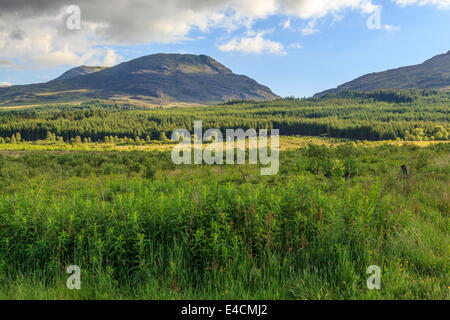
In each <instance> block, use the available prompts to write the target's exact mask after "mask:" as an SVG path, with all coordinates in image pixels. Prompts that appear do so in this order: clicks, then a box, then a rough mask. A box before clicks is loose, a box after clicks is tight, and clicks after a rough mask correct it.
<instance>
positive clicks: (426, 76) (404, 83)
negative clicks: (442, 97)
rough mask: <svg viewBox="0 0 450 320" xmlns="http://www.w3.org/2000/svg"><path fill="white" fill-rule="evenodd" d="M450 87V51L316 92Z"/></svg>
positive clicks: (319, 95) (318, 95)
mask: <svg viewBox="0 0 450 320" xmlns="http://www.w3.org/2000/svg"><path fill="white" fill-rule="evenodd" d="M449 87H450V51H449V52H447V53H446V54H440V55H437V56H435V57H433V58H431V59H429V60H427V61H425V62H424V63H421V64H418V65H413V66H407V67H402V68H398V69H392V70H388V71H384V72H377V73H370V74H367V75H364V76H362V77H359V78H357V79H355V80H353V81H350V82H347V83H344V84H343V85H340V86H339V87H337V88H335V89H330V90H326V91H323V92H320V93H318V94H316V95H315V96H316V97H321V96H324V95H326V94H336V93H340V92H343V91H376V90H381V89H446V88H449Z"/></svg>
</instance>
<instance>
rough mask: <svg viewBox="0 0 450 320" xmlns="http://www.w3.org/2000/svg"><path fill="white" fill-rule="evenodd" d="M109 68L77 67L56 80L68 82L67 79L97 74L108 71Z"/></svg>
mask: <svg viewBox="0 0 450 320" xmlns="http://www.w3.org/2000/svg"><path fill="white" fill-rule="evenodd" d="M107 68H108V67H99V66H85V65H82V66H79V67H75V68H72V69H70V70H67V71H66V72H64V73H63V74H62V75H60V76H59V77H58V78H56V79H55V80H67V79H71V78H74V77H78V76H83V75H86V74H91V73H95V72H98V71H102V70H104V69H107Z"/></svg>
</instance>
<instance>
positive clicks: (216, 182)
mask: <svg viewBox="0 0 450 320" xmlns="http://www.w3.org/2000/svg"><path fill="white" fill-rule="evenodd" d="M449 103H450V94H449V93H447V92H437V91H430V90H427V91H414V90H410V91H402V92H397V91H387V92H386V91H384V92H375V93H366V94H358V93H352V92H347V93H343V94H341V95H340V96H327V97H324V98H320V99H318V98H310V99H293V98H292V99H291V98H288V99H280V100H276V101H270V102H264V103H262V102H251V101H246V102H244V101H235V102H228V103H225V104H222V105H216V106H189V107H187V106H169V107H158V106H145V105H141V104H139V105H137V104H130V103H128V102H120V103H119V102H117V101H116V102H112V101H109V102H108V101H100V100H95V101H89V102H80V103H78V104H72V105H51V106H29V107H26V106H20V108H1V109H0V186H1V188H0V299H449V298H450V295H449V287H448V286H449V284H450V249H449V248H450V237H449V222H450V220H449V213H450V194H449V190H450V188H449V186H450V183H449V182H450V177H449V175H450V145H449V143H448V142H449V132H450V125H449V123H450V121H449V112H448V111H449V108H448V105H449ZM194 120H202V121H203V125H204V128H205V129H206V128H219V129H221V130H225V129H226V128H243V129H248V128H255V129H261V128H267V129H272V128H277V129H279V130H280V133H281V135H282V137H281V139H280V140H281V153H280V171H279V173H278V174H277V175H274V176H261V175H260V168H259V166H258V165H215V166H209V165H180V166H176V165H175V164H173V162H172V160H171V155H170V152H171V150H172V148H173V146H174V143H173V142H171V141H170V140H169V138H170V136H171V133H172V131H173V130H175V129H179V128H185V129H188V130H189V131H192V126H193V121H194ZM70 265H77V266H79V267H80V268H81V289H80V290H69V289H68V288H67V286H66V280H67V278H68V277H69V275H68V274H67V273H66V268H67V267H68V266H70ZM372 265H376V266H379V267H380V269H381V289H380V290H369V289H368V288H367V285H366V280H367V278H368V277H369V276H370V275H368V274H367V268H368V267H369V266H372Z"/></svg>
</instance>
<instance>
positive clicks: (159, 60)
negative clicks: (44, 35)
mask: <svg viewBox="0 0 450 320" xmlns="http://www.w3.org/2000/svg"><path fill="white" fill-rule="evenodd" d="M98 69H101V70H98ZM124 97H125V98H126V97H130V98H133V99H140V100H145V101H148V102H151V103H156V104H162V105H163V104H168V103H173V102H187V103H198V104H212V103H220V102H226V101H230V100H270V99H276V98H278V96H277V95H276V94H274V93H273V92H272V91H271V90H270V89H269V88H268V87H266V86H263V85H261V84H259V83H258V82H256V81H255V80H253V79H251V78H249V77H247V76H244V75H237V74H235V73H233V72H232V71H231V70H230V69H228V68H227V67H225V66H224V65H222V64H221V63H219V62H218V61H216V60H214V59H213V58H211V57H208V56H205V55H190V54H153V55H148V56H144V57H141V58H137V59H134V60H131V61H128V62H124V63H121V64H119V65H117V66H114V67H111V68H104V67H86V66H81V67H77V68H74V69H71V70H69V71H67V72H66V73H64V74H63V75H62V76H60V77H59V78H57V79H55V80H52V81H49V82H47V83H40V84H33V85H26V86H13V87H9V88H1V89H0V105H1V104H3V105H5V104H15V103H16V104H17V103H21V104H24V103H42V102H53V101H58V102H59V101H80V100H83V99H93V98H100V99H109V98H124Z"/></svg>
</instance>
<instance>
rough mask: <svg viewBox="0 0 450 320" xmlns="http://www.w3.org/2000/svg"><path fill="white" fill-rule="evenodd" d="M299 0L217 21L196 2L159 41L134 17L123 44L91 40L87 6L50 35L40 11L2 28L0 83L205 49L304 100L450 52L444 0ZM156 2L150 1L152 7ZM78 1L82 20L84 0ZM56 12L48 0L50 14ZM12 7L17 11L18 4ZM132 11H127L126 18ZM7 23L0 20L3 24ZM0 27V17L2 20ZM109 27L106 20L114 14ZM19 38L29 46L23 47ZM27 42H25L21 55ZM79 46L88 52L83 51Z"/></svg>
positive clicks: (449, 9) (107, 38)
mask: <svg viewBox="0 0 450 320" xmlns="http://www.w3.org/2000/svg"><path fill="white" fill-rule="evenodd" d="M258 1H260V2H261V1H265V0H258ZM266 1H270V2H275V1H276V0H266ZM307 1H309V0H305V1H303V2H302V1H299V2H300V3H301V4H300V5H301V7H299V8H297V9H296V10H297V11H294V10H293V9H292V10H291V9H290V7H289V8H288V9H283V10H281V9H271V8H268V9H267V10H266V11H265V12H263V13H261V14H260V13H255V12H256V11H255V10H256V9H258V8H261V6H259V7H258V8H253V7H251V6H250V7H245V8H243V9H242V8H241V7H239V8H237V7H233V8H232V9H231V10H230V11H227V12H228V13H227V17H226V19H228V20H225V19H224V18H223V17H220V19H221V20H220V23H217V22H215V21H214V22H211V21H210V19H211V18H210V17H211V16H212V15H213V14H220V13H221V12H224V9H223V8H222V7H217V8H216V7H213V8H211V7H210V6H208V7H207V8H205V7H200V9H198V10H199V11H202V10H205V11H204V12H203V13H204V15H202V16H200V15H199V16H195V17H193V19H194V18H195V19H196V20H195V22H192V21H193V20H192V21H191V20H189V19H190V18H186V21H185V22H183V23H181V22H180V26H179V28H178V29H176V30H169V31H168V33H167V34H163V35H162V36H161V37H162V38H158V36H159V35H160V34H161V31H159V29H158V30H155V28H160V29H161V30H163V31H162V32H165V30H168V29H167V28H165V29H163V28H161V25H162V23H161V22H160V23H159V24H158V25H157V26H156V27H155V26H153V25H148V24H146V23H143V24H142V25H138V23H136V25H138V26H136V27H135V29H133V28H130V29H129V32H130V33H129V34H133V35H135V34H136V35H137V36H136V39H133V40H132V41H127V40H128V39H127V35H125V36H121V37H119V36H116V35H117V31H114V33H113V32H112V31H111V34H108V32H104V34H103V35H102V36H98V35H99V30H100V29H98V25H99V24H100V23H101V22H103V21H100V20H99V21H95V18H92V17H90V16H89V15H88V13H89V12H88V13H87V14H86V17H87V18H88V19H89V20H88V23H89V24H86V25H87V27H86V28H85V29H84V30H83V31H82V32H80V33H79V34H78V35H77V36H71V35H69V36H66V35H64V36H61V34H62V33H61V32H60V31H58V32H55V33H51V32H53V31H52V30H51V29H49V28H51V27H52V24H50V23H49V22H48V20H45V19H48V18H47V17H46V16H44V15H43V16H33V17H30V16H25V15H24V18H23V26H22V25H21V23H20V20H19V22H16V23H15V25H11V23H10V24H9V27H10V28H15V29H11V30H12V31H10V33H9V38H4V39H3V42H2V37H1V32H0V49H1V47H2V43H3V46H4V50H0V83H5V84H6V83H10V84H25V83H35V82H45V81H48V80H51V79H53V78H55V77H57V76H58V75H60V74H61V73H63V72H64V71H66V70H67V69H69V68H71V67H73V66H77V65H79V64H92V63H95V64H102V62H105V63H106V64H116V63H119V62H121V61H128V60H131V59H133V58H136V57H140V56H143V55H147V54H152V53H159V52H166V53H193V54H206V55H210V56H212V57H213V58H215V59H217V60H218V61H219V62H221V63H223V64H224V65H226V66H227V67H229V68H231V69H232V70H233V71H234V72H236V73H239V74H245V75H248V76H250V77H252V78H254V79H255V80H257V81H258V82H260V83H262V84H264V85H267V86H269V87H270V88H271V89H272V90H273V91H274V92H275V93H277V94H279V95H281V96H297V97H303V96H311V95H313V94H314V93H317V92H319V91H322V90H325V89H329V88H333V87H336V86H337V85H339V84H342V83H344V82H346V81H350V80H352V79H354V78H356V77H358V76H361V75H363V74H366V73H370V72H376V71H383V70H386V69H389V68H395V67H400V66H405V65H410V64H417V63H421V62H423V61H424V60H426V59H429V58H431V57H432V56H434V55H437V54H440V53H445V52H447V51H449V50H450V1H448V0H442V1H439V0H397V1H396V2H397V3H394V2H395V1H390V0H386V1H377V0H372V1H369V0H368V1H365V0H361V1H359V0H344V1H341V2H342V3H344V4H343V5H342V6H340V7H338V8H334V9H332V10H330V9H327V7H326V6H327V1H326V0H320V1H322V2H323V3H324V8H319V9H317V8H314V10H319V11H314V12H306V13H304V12H305V11H303V12H302V11H301V10H308V7H305V6H303V3H307ZM315 1H318V0H315ZM335 1H336V0H335ZM421 1H422V3H421ZM359 2H361V3H363V2H364V3H365V4H363V5H367V3H370V5H373V6H377V5H382V9H381V21H380V22H381V25H380V26H381V29H369V28H368V27H367V20H368V18H369V17H370V16H372V15H373V14H374V11H371V10H370V9H362V7H361V6H362V5H361V6H359V4H358V5H354V3H359ZM266 3H267V2H266ZM266 3H265V4H266ZM346 3H352V4H351V5H346ZM0 5H1V1H0ZM157 6H158V5H157V4H154V6H153V9H154V8H157ZM199 6H200V4H199ZM230 6H233V4H230ZM280 6H281V5H280ZM358 6H359V7H358ZM79 7H80V8H81V13H82V15H81V19H83V13H84V11H83V8H84V7H83V3H80V4H79ZM55 8H56V7H54V6H50V5H49V10H52V9H55ZM171 8H172V7H171ZM171 8H168V9H167V8H166V9H167V10H166V11H167V12H169V13H170V10H177V9H171ZM364 8H367V7H364ZM90 9H91V10H92V11H93V10H96V8H90ZM125 9H126V8H125ZM15 10H17V12H20V8H16V9H15ZM55 10H56V9H55ZM59 10H61V9H59ZM121 10H124V8H122V9H121ZM239 10H241V11H239ZM246 10H247V11H246ZM248 10H250V11H248ZM251 10H253V11H251ZM0 11H1V10H0ZM58 12H60V11H58ZM132 12H134V11H131V9H130V15H131V18H132V17H133V13H132ZM177 12H178V11H177ZM186 12H188V13H189V14H187V13H186ZM248 12H250V13H248ZM177 14H178V13H177ZM191 15H192V11H180V15H179V16H180V17H182V18H180V21H181V20H182V19H184V17H186V16H188V17H190V16H191ZM236 15H238V18H236ZM92 16H93V17H95V15H93V14H92ZM58 17H62V16H61V15H59V16H58ZM63 17H67V16H63ZM203 17H206V18H205V21H206V22H202V23H198V22H197V21H198V20H199V19H200V20H201V19H203ZM242 17H244V18H242ZM137 19H138V18H137ZM161 19H164V16H162V17H161ZM218 19H219V18H218ZM123 20H124V18H121V20H117V21H120V23H129V24H126V27H128V26H129V25H132V24H133V21H129V22H127V21H125V22H124V21H123ZM125 20H126V19H125ZM5 21H6V20H5V19H3V23H4V24H5V25H6V23H5ZM53 21H56V20H53ZM82 21H83V20H82ZM161 21H163V22H165V20H161ZM287 21H289V23H287ZM1 23H2V16H1V15H0V26H1ZM40 23H41V24H42V25H43V28H42V32H47V33H51V34H52V35H53V37H52V38H50V37H45V35H46V34H44V33H42V34H38V33H36V34H35V32H36V31H34V30H35V29H36V25H39V24H40ZM109 23H110V24H111V25H112V23H115V20H112V21H109ZM27 27H28V28H29V29H27ZM96 27H97V29H95V28H96ZM32 28H34V29H32ZM137 28H140V29H139V30H138V29H137ZM86 29H87V30H86ZM142 29H143V30H142ZM14 30H16V31H15V32H16V33H15V34H22V35H23V36H20V37H19V38H21V39H20V41H19V42H18V40H14V42H13V41H12V40H8V39H11V34H12V32H13V31H14ZM91 30H92V35H91V34H90V32H91ZM102 30H103V29H102ZM105 30H106V29H105ZM120 30H122V29H120ZM103 31H104V30H103ZM107 31H108V30H107ZM140 31H142V35H141V34H140ZM152 32H153V33H152ZM153 34H154V36H153ZM27 36H28V37H29V39H27V38H26V37H27ZM33 36H35V38H36V39H33V38H32V37H33ZM164 37H167V39H164ZM22 38H23V39H22ZM43 38H45V39H46V41H48V44H47V45H46V46H43V49H39V50H38V49H35V48H37V47H39V45H36V43H39V44H40V42H38V41H39V39H43ZM5 39H7V40H5ZM67 39H69V40H67ZM242 39H247V40H242ZM258 39H259V41H258ZM7 41H10V42H7ZM24 41H25V42H26V41H27V42H26V43H25V44H24V43H23V42H24ZM33 41H36V42H33ZM66 41H67V42H66ZM128 42H130V43H128ZM162 42H166V43H162ZM55 43H56V44H55ZM62 43H64V45H62ZM27 45H29V46H32V48H30V49H28V51H29V52H28V53H27ZM72 45H73V46H75V45H77V48H79V49H78V51H77V49H71V48H72V47H71V46H72ZM21 46H22V47H21ZM52 50H53V51H52ZM83 50H84V51H85V52H90V53H91V54H90V55H84V54H83ZM1 62H3V63H1Z"/></svg>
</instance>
